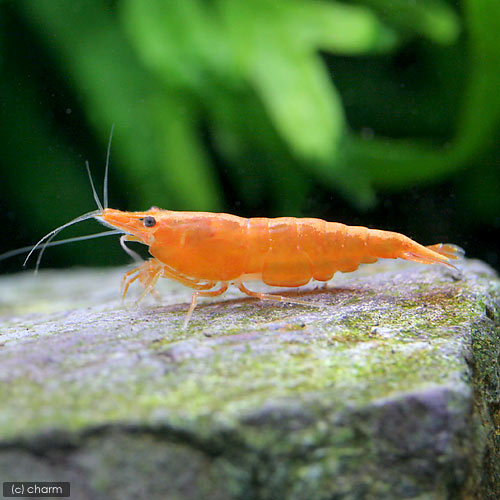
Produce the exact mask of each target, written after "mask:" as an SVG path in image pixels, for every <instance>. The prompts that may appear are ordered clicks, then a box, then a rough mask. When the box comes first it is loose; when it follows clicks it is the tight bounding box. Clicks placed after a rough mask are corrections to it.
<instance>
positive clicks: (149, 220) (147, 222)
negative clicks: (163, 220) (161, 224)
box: [143, 216, 156, 227]
mask: <svg viewBox="0 0 500 500" xmlns="http://www.w3.org/2000/svg"><path fill="white" fill-rule="evenodd" d="M143 224H144V226H145V227H153V226H154V225H156V219H155V218H154V217H151V216H148V217H144V221H143Z"/></svg>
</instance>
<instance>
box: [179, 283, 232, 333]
mask: <svg viewBox="0 0 500 500" xmlns="http://www.w3.org/2000/svg"><path fill="white" fill-rule="evenodd" d="M227 287H228V285H227V283H221V287H220V288H219V289H218V290H211V291H206V292H204V291H201V290H196V291H195V292H194V293H193V296H192V298H191V305H190V306H189V309H188V312H187V314H186V317H185V319H184V323H183V324H182V329H183V330H185V329H186V328H187V326H188V323H189V320H190V319H191V316H192V315H193V311H194V308H195V307H196V304H197V303H198V296H199V295H200V296H201V297H216V296H217V295H222V294H223V293H224V292H225V291H226V290H227Z"/></svg>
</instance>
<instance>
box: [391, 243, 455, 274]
mask: <svg viewBox="0 0 500 500" xmlns="http://www.w3.org/2000/svg"><path fill="white" fill-rule="evenodd" d="M464 253H465V252H464V251H463V249H461V248H460V247H458V246H456V245H452V244H449V243H437V244H435V245H429V246H426V247H423V246H421V245H418V244H416V246H412V247H411V248H409V249H407V250H406V251H404V252H403V254H402V255H401V256H400V257H401V258H403V259H406V260H411V261H413V262H420V263H422V264H445V265H446V266H448V267H452V268H453V269H456V267H455V266H454V265H453V264H451V263H450V262H449V261H450V259H458V258H460V257H461V256H463V255H464Z"/></svg>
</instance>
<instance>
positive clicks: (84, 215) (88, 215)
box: [23, 210, 102, 266]
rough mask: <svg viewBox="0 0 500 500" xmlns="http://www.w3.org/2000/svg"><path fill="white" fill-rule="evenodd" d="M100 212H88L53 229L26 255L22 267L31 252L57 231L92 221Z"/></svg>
mask: <svg viewBox="0 0 500 500" xmlns="http://www.w3.org/2000/svg"><path fill="white" fill-rule="evenodd" d="M101 214H102V212H101V210H94V211H93V212H88V213H86V214H83V215H80V217H77V218H76V219H73V220H72V221H70V222H67V223H66V224H63V225H62V226H59V227H58V228H56V229H54V230H53V231H51V232H50V233H48V234H46V235H45V236H44V237H43V238H42V239H41V240H40V241H39V242H38V243H37V244H36V245H35V246H34V247H33V248H32V249H31V251H30V252H29V253H28V256H27V257H26V259H25V260H24V263H23V266H26V263H27V262H28V260H29V258H30V257H31V255H32V254H33V252H34V251H35V250H36V249H37V248H38V247H39V246H40V245H41V244H42V243H43V242H44V241H45V240H47V239H51V238H52V237H53V236H55V235H56V234H57V233H58V232H59V231H62V230H63V229H64V228H66V227H68V226H72V225H73V224H76V223H78V222H82V221H84V220H87V219H92V218H93V217H95V216H96V215H101Z"/></svg>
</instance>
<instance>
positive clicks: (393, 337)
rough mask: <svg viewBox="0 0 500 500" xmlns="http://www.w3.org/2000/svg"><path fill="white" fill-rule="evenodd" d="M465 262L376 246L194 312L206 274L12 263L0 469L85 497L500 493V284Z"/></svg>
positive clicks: (3, 330) (6, 281)
mask: <svg viewBox="0 0 500 500" xmlns="http://www.w3.org/2000/svg"><path fill="white" fill-rule="evenodd" d="M459 266H460V268H461V270H462V276H459V275H458V274H457V273H454V272H452V271H449V270H448V269H446V268H444V267H439V266H423V265H413V264H408V263H399V262H382V263H378V264H374V265H370V266H365V267H364V268H363V269H360V270H359V271H357V272H355V273H350V274H345V275H342V274H339V275H338V276H336V277H335V279H334V280H333V281H332V282H331V283H330V285H329V288H328V289H320V288H319V289H313V288H311V289H309V290H306V291H305V292H303V293H302V294H301V295H302V298H303V299H304V300H308V301H311V302H314V303H319V304H322V305H323V306H324V307H321V308H318V307H305V306H300V305H294V304H276V303H269V302H259V301H256V300H254V299H249V298H246V297H242V296H241V294H240V293H239V292H238V291H234V292H230V293H228V294H226V295H225V296H223V297H221V298H218V299H214V300H208V299H206V300H203V299H201V300H200V305H199V306H198V308H197V309H196V310H195V313H194V316H193V320H192V322H191V323H190V328H189V329H188V330H187V331H182V330H181V329H180V327H181V324H182V320H183V318H184V315H185V312H186V310H187V307H188V301H189V298H190V293H191V292H190V291H189V290H188V289H185V288H183V287H182V286H180V285H177V284H171V283H168V282H166V280H164V281H165V283H162V287H161V292H162V300H161V301H160V302H154V300H153V299H147V300H146V301H145V302H144V303H143V304H142V305H141V307H139V308H135V307H133V306H131V305H130V303H128V304H125V306H123V305H122V304H121V302H120V300H119V294H118V290H117V288H118V284H119V281H120V277H121V274H122V272H123V269H114V270H102V271H101V270H72V271H66V272H51V271H42V272H40V274H39V276H37V277H35V276H33V274H31V273H24V274H19V275H11V276H5V277H3V278H0V401H1V407H0V478H1V479H2V480H3V481H8V480H59V481H63V480H64V481H71V488H72V497H74V498H82V499H86V498H89V499H101V498H102V499H108V498H111V499H113V498H116V499H118V498H120V499H121V498H152V499H155V498H169V499H200V498H211V499H282V498H286V499H304V498H308V499H335V500H347V499H349V500H351V499H352V500H354V499H373V500H375V499H376V500H378V499H384V500H385V499H389V500H390V499H405V498H408V499H410V498H411V499H418V500H424V499H426V500H427V499H443V500H444V499H450V498H453V499H461V498H463V499H471V498H472V499H473V498H477V499H483V498H496V496H495V495H500V481H499V471H500V466H499V463H500V462H499V456H498V455H499V448H500V442H499V441H500V440H499V434H498V432H497V429H498V408H499V402H500V394H499V373H498V355H499V349H500V330H499V322H500V319H499V317H500V314H499V310H500V298H499V297H500V284H499V281H498V278H497V276H496V275H495V274H494V272H493V271H492V270H491V269H490V268H488V267H487V266H486V265H484V264H482V263H480V262H478V261H467V260H466V261H462V262H461V263H460V264H459ZM254 288H255V287H254ZM132 292H133V293H137V294H138V293H139V292H138V290H137V289H136V288H134V290H132ZM133 293H132V295H133ZM129 300H131V299H129Z"/></svg>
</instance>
